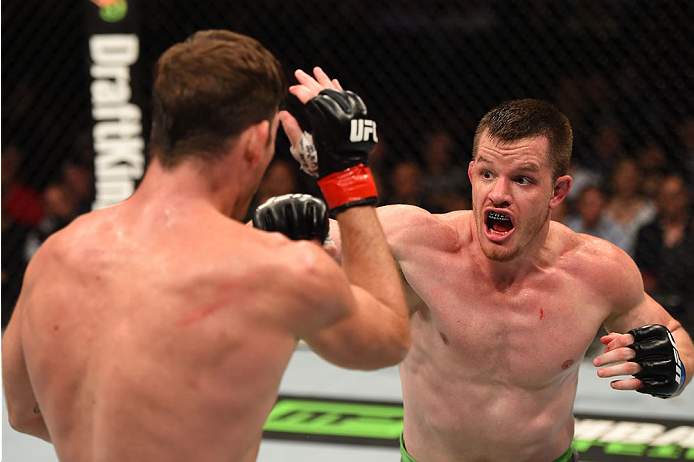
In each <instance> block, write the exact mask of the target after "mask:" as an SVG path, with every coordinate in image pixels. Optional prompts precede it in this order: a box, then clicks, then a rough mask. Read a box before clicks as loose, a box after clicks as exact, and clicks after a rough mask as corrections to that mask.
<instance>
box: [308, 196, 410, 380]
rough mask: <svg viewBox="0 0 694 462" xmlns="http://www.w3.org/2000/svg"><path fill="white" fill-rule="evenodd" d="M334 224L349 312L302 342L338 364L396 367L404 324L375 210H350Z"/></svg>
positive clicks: (404, 343) (405, 338) (404, 344)
mask: <svg viewBox="0 0 694 462" xmlns="http://www.w3.org/2000/svg"><path fill="white" fill-rule="evenodd" d="M337 220H338V222H339V224H340V228H341V230H342V233H341V236H342V239H341V243H342V268H343V270H344V272H345V274H346V275H347V279H348V280H349V282H350V284H351V289H352V290H351V292H352V295H353V308H352V309H351V310H350V314H349V315H348V316H347V317H345V318H343V319H342V320H340V321H338V322H337V323H335V324H334V325H332V326H330V327H327V328H325V329H322V330H320V331H318V332H316V333H313V334H309V335H306V336H304V339H305V340H306V342H307V343H308V344H309V345H310V346H311V347H312V348H313V349H314V350H315V351H316V352H317V353H318V354H320V355H321V356H323V357H324V358H325V359H327V360H328V361H330V362H332V363H334V364H337V365H339V366H343V367H349V368H355V369H377V368H380V367H385V366H390V365H394V364H397V363H398V362H400V361H401V360H402V359H403V358H404V357H405V355H406V354H407V349H408V348H409V344H410V335H409V320H408V313H407V307H406V305H405V300H404V296H403V293H402V288H401V285H400V279H399V275H398V271H397V268H396V266H395V262H394V261H393V257H392V256H391V253H390V250H389V249H388V245H387V244H386V241H385V237H384V235H383V231H382V229H381V227H380V226H379V223H378V219H377V217H376V212H375V210H374V209H373V208H372V207H353V208H350V209H348V210H346V211H344V212H342V213H340V214H339V215H338V218H337Z"/></svg>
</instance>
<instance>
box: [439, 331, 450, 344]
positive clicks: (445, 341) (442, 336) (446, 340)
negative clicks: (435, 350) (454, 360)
mask: <svg viewBox="0 0 694 462" xmlns="http://www.w3.org/2000/svg"><path fill="white" fill-rule="evenodd" d="M439 334H441V340H443V344H444V345H448V338H446V336H445V335H443V333H442V332H439Z"/></svg>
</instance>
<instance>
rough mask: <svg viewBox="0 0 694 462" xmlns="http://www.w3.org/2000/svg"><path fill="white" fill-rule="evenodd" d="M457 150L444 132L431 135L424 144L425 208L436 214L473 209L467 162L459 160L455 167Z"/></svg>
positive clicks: (459, 158)
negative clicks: (455, 152) (454, 157)
mask: <svg viewBox="0 0 694 462" xmlns="http://www.w3.org/2000/svg"><path fill="white" fill-rule="evenodd" d="M454 150H455V143H454V141H453V138H452V137H451V135H450V134H448V133H447V132H444V131H438V132H435V133H433V134H431V135H430V136H428V137H427V139H426V141H425V143H424V148H423V150H422V159H423V161H424V174H423V182H422V184H423V187H424V199H423V205H424V208H426V209H427V210H429V211H430V212H432V213H445V212H450V211H451V210H459V209H469V208H470V205H469V203H470V199H469V196H470V194H469V190H470V180H469V179H468V177H467V170H466V169H465V168H464V167H463V165H467V162H465V160H464V159H461V156H456V159H458V161H457V162H455V163H454V162H453V152H454ZM468 161H469V159H468ZM466 193H467V194H466ZM466 198H467V199H466ZM466 204H467V205H466Z"/></svg>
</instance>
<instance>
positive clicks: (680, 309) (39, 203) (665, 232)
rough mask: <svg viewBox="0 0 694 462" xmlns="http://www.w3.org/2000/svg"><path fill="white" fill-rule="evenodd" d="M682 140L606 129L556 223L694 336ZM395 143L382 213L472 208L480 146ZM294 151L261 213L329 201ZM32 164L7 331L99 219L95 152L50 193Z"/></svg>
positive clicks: (14, 159) (13, 175)
mask: <svg viewBox="0 0 694 462" xmlns="http://www.w3.org/2000/svg"><path fill="white" fill-rule="evenodd" d="M677 133H678V135H679V138H680V139H679V141H680V145H681V149H680V150H679V151H678V152H677V153H676V154H677V155H674V156H673V155H672V153H668V152H666V151H665V149H664V148H663V147H662V146H660V145H658V144H657V143H655V142H649V143H647V144H645V145H643V146H640V147H639V148H637V149H633V150H632V149H627V148H625V146H624V145H623V143H622V136H621V134H620V132H619V130H618V129H617V128H616V127H615V126H614V125H606V126H603V127H600V128H599V129H598V130H597V131H596V134H595V136H594V137H593V138H592V141H591V143H590V144H588V145H587V146H584V147H580V146H579V147H577V148H576V149H575V154H574V157H573V160H572V163H571V166H570V171H569V174H570V175H571V176H572V177H573V180H574V182H573V187H572V189H571V192H570V194H569V197H568V198H567V200H566V201H565V202H564V203H563V204H562V205H561V207H560V208H558V209H555V210H553V212H552V219H553V220H555V221H558V222H561V223H563V224H564V225H566V226H568V227H569V228H571V229H572V230H574V231H576V232H579V233H585V234H589V235H592V236H595V237H599V238H602V239H605V240H607V241H609V242H611V243H613V244H614V245H616V246H618V247H620V248H621V249H623V250H624V251H625V252H627V253H628V254H629V255H630V256H631V257H632V258H633V259H634V261H635V262H636V264H637V265H638V267H639V269H640V270H641V274H642V276H643V281H644V286H645V289H646V291H647V292H648V293H649V294H650V295H651V296H652V297H653V298H655V299H656V300H657V301H658V302H659V303H661V304H662V305H663V306H664V307H665V308H666V309H667V310H668V311H670V312H671V313H672V315H673V316H675V317H676V318H677V319H679V320H680V321H681V322H682V323H683V324H684V325H685V327H687V328H688V329H689V330H690V331H693V332H694V283H693V282H694V213H692V212H693V210H694V209H693V208H692V206H693V201H692V190H691V189H692V185H693V184H694V181H693V180H694V168H693V167H694V163H693V162H692V159H694V118H688V119H686V120H684V121H683V122H682V123H681V125H680V126H679V127H677ZM387 140H388V137H387V136H381V137H380V141H379V143H378V144H377V146H376V148H375V150H374V151H373V153H372V155H371V157H370V167H371V169H372V171H373V172H374V175H375V178H376V182H377V186H378V190H379V196H380V203H381V204H382V205H383V204H413V205H417V206H420V207H423V208H425V209H427V210H429V211H431V212H435V213H445V212H449V211H452V210H459V209H469V208H470V204H471V190H470V182H469V180H468V177H467V165H468V163H469V161H470V148H469V147H466V146H460V145H459V144H458V143H457V142H456V141H455V137H454V134H452V133H450V132H447V131H445V130H439V131H432V132H430V133H427V134H424V135H423V136H422V142H421V146H419V147H418V149H413V150H412V151H411V152H408V153H406V154H405V155H403V154H402V153H400V152H395V150H394V149H391V148H390V147H389V144H388V141H387ZM284 151H286V149H282V148H280V149H278V154H277V156H276V159H275V160H274V161H273V163H272V164H271V165H270V168H269V169H268V171H267V173H266V175H265V177H264V179H263V181H262V183H261V185H260V187H259V189H258V192H257V194H256V197H255V198H254V202H253V204H252V206H251V209H250V210H251V211H252V210H253V209H254V208H255V206H257V205H258V204H260V203H262V202H264V201H265V200H267V199H268V198H270V197H273V196H277V195H281V194H286V193H292V192H308V193H313V194H316V195H319V192H318V191H317V190H315V189H312V188H315V186H314V185H313V182H310V181H307V177H305V176H304V174H303V173H300V172H299V171H298V169H297V168H296V165H294V161H293V160H292V159H291V158H290V157H289V156H288V154H286V153H285V152H284ZM25 156H26V153H23V152H22V150H21V149H20V148H19V147H18V146H17V145H13V144H7V145H5V146H4V147H3V149H2V307H3V309H2V322H3V326H4V325H6V323H7V321H8V319H9V315H10V314H11V307H13V306H14V303H15V302H16V298H17V296H18V294H19V289H20V287H21V281H22V276H23V273H24V270H25V268H26V265H27V263H28V261H29V260H30V259H31V257H32V255H33V254H34V253H35V252H36V250H37V249H38V247H39V246H40V245H41V243H42V242H43V241H44V240H46V239H47V238H48V237H49V236H50V235H51V234H52V233H54V232H56V231H58V230H59V229H61V228H62V227H64V226H66V225H67V224H68V223H69V222H70V221H71V220H73V219H74V218H75V217H77V216H78V215H80V214H82V213H85V212H87V211H89V210H90V207H91V203H92V201H93V198H94V175H93V167H92V165H93V158H92V156H91V153H90V152H89V150H88V149H82V150H80V151H78V152H77V153H76V154H75V155H73V156H71V157H69V160H67V161H65V162H64V163H63V164H62V165H61V167H60V169H59V171H58V172H56V174H55V175H54V177H53V178H52V179H51V180H50V181H48V182H47V184H46V186H45V187H43V188H42V189H41V190H40V191H39V190H36V189H34V188H33V187H32V186H31V185H30V182H28V181H27V178H23V176H22V169H21V165H22V162H23V159H24V158H25ZM249 213H250V212H249ZM249 218H250V215H249Z"/></svg>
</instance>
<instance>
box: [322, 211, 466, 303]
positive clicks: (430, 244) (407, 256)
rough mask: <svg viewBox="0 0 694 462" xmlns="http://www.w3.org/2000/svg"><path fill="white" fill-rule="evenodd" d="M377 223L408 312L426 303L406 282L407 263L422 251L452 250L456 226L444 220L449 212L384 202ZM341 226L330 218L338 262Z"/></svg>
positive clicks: (454, 243)
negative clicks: (384, 204)
mask: <svg viewBox="0 0 694 462" xmlns="http://www.w3.org/2000/svg"><path fill="white" fill-rule="evenodd" d="M376 213H377V214H378V219H379V222H380V223H381V227H382V228H383V233H384V234H385V237H386V242H387V243H388V246H389V248H390V251H391V253H392V254H393V257H394V258H395V260H396V263H397V265H398V269H399V273H400V279H401V282H402V284H403V286H404V290H405V300H406V302H407V306H408V309H409V313H410V315H412V314H414V313H415V312H417V311H418V310H419V309H421V308H422V307H424V306H425V304H424V302H423V301H422V299H421V298H420V297H419V295H418V294H417V293H416V292H415V291H414V289H413V288H412V287H411V286H410V284H409V283H408V281H407V274H410V272H411V271H412V269H411V264H410V262H412V261H416V260H417V256H418V255H419V254H421V253H422V252H432V251H433V252H436V251H442V252H447V251H452V250H454V249H455V248H456V246H457V245H458V242H459V238H458V235H457V232H456V231H455V228H454V227H453V226H450V225H448V224H447V223H446V220H447V218H449V217H452V216H454V215H455V214H457V213H458V212H454V213H452V214H448V215H432V214H431V213H429V212H428V211H426V210H424V209H421V208H419V207H415V206H411V205H387V206H383V207H378V208H377V209H376ZM340 228H341V227H340V225H339V223H338V222H337V221H335V220H330V236H331V238H332V240H333V241H334V245H335V247H336V249H337V250H336V251H334V253H336V254H337V256H336V259H337V261H338V262H340V261H341V257H342V238H341V234H340Z"/></svg>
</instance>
